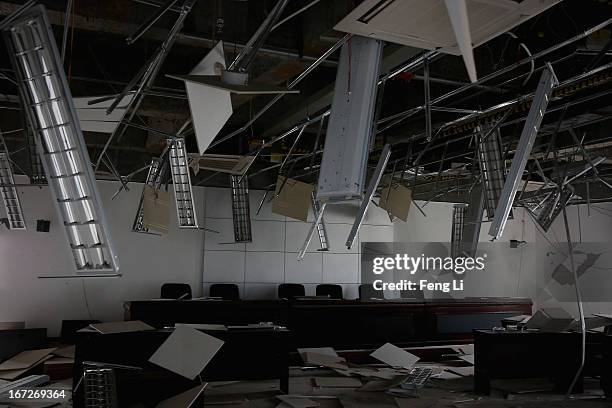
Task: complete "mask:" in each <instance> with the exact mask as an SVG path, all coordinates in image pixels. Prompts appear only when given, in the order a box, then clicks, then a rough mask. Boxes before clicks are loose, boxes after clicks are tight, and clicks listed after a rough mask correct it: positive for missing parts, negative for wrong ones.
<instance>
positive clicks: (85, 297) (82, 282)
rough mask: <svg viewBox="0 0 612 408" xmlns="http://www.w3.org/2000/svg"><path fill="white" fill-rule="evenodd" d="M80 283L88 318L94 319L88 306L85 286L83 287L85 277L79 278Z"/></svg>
mask: <svg viewBox="0 0 612 408" xmlns="http://www.w3.org/2000/svg"><path fill="white" fill-rule="evenodd" d="M81 284H82V286H83V299H84V300H85V307H86V308H87V314H88V315H89V320H94V318H93V315H92V314H91V309H90V308H89V300H88V299H87V288H86V287H85V279H81Z"/></svg>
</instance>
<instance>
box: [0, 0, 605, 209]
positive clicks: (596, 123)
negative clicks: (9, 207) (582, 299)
mask: <svg viewBox="0 0 612 408" xmlns="http://www.w3.org/2000/svg"><path fill="white" fill-rule="evenodd" d="M311 2H312V1H311V0H299V1H291V2H290V4H289V5H288V6H287V8H286V9H285V11H284V13H283V15H284V16H286V15H290V14H292V13H294V12H296V11H299V10H300V9H301V8H303V7H305V6H307V5H308V4H309V3H311ZM22 3H23V2H17V1H9V0H0V16H6V15H8V14H10V13H11V12H12V11H14V10H15V9H16V8H17V7H18V6H19V4H22ZM41 3H43V4H45V6H46V7H47V8H48V10H49V18H50V21H51V23H52V25H53V29H54V32H55V35H56V40H57V41H58V43H61V41H62V35H63V32H64V13H65V7H66V2H65V1H63V0H61V1H60V0H44V1H41ZM161 3H163V2H161V1H159V0H129V1H128V0H108V1H104V2H100V1H97V0H79V1H76V2H74V6H73V10H72V12H71V14H70V27H69V30H68V36H67V51H66V60H65V69H66V73H67V77H68V80H69V83H70V87H71V90H72V93H73V95H74V96H75V97H80V96H99V95H114V94H117V93H119V92H121V90H122V89H123V88H124V87H125V86H126V84H128V83H129V81H130V80H131V79H132V78H133V77H134V75H135V74H136V73H137V72H138V71H139V70H140V69H141V68H142V66H143V64H144V63H145V61H146V60H147V59H148V58H150V57H151V55H153V54H154V52H155V50H156V49H157V47H158V46H159V45H160V43H161V42H162V41H163V40H164V38H165V37H166V36H167V33H168V30H169V29H170V28H171V26H172V24H173V21H174V20H175V19H176V15H177V13H178V10H176V9H174V8H171V9H170V10H169V12H167V13H165V14H164V15H163V16H162V17H161V18H160V19H159V20H158V21H156V22H155V24H154V25H153V26H152V27H151V28H150V29H149V30H147V31H146V32H145V33H144V35H143V36H142V37H141V38H140V39H138V40H137V41H136V42H134V43H133V44H131V45H129V44H128V43H127V42H126V38H127V37H129V36H130V35H131V34H133V33H134V31H135V30H136V29H137V28H138V27H139V25H141V24H142V23H143V22H145V21H146V20H147V18H149V17H150V15H151V14H152V13H154V12H155V10H157V8H158V7H159V6H160V4H161ZM357 3H359V2H358V1H354V0H334V1H330V0H321V1H319V2H317V3H316V4H315V5H313V6H312V7H309V8H308V9H307V10H305V11H304V12H302V13H300V14H299V15H298V16H296V17H294V18H292V19H291V20H289V21H288V22H286V23H284V24H281V25H280V26H279V27H278V28H277V29H275V30H274V31H273V32H272V33H271V34H270V35H269V37H268V38H267V40H266V42H265V44H264V45H263V47H262V48H261V49H260V50H259V52H258V53H257V55H256V58H255V60H254V62H253V64H252V67H251V69H250V75H251V81H252V82H255V83H262V84H272V85H277V86H286V85H287V83H289V82H290V81H291V80H293V79H295V78H296V77H297V76H298V75H300V73H301V72H303V71H304V70H305V69H306V68H307V67H308V66H309V65H310V64H312V63H313V61H315V60H316V59H317V58H318V57H319V56H320V55H322V54H323V53H324V52H325V51H326V50H327V49H329V48H330V47H332V46H333V45H334V43H335V42H336V41H338V40H339V39H340V38H341V37H342V36H343V35H344V33H340V32H336V31H334V30H333V26H334V25H335V24H336V23H337V22H338V21H339V20H341V19H342V18H343V17H344V16H345V15H346V14H347V13H348V12H350V11H351V10H352V9H353V8H354V7H355V5H356V4H357ZM275 4H276V1H274V0H258V1H249V2H246V1H227V0H225V1H224V0H199V1H197V2H196V3H195V6H194V8H193V10H192V11H191V12H190V13H189V15H188V16H187V18H186V20H185V24H184V27H183V29H182V30H181V32H180V34H179V35H178V36H177V40H176V42H175V44H174V45H173V47H172V48H171V50H170V51H169V54H168V56H167V57H166V59H165V61H164V63H163V65H162V67H161V70H160V74H159V75H158V76H157V79H156V80H155V82H154V85H153V86H152V87H151V88H150V89H149V90H148V92H147V93H146V95H145V97H144V100H143V103H142V104H141V106H140V107H139V109H138V111H137V112H136V115H135V116H134V118H133V119H132V122H133V123H132V124H130V126H128V127H127V129H126V132H125V134H124V135H123V136H122V137H121V138H117V139H116V140H113V141H112V142H111V143H110V144H109V146H108V150H107V154H108V158H109V159H110V160H111V161H112V162H113V164H114V166H115V167H116V169H117V170H118V172H119V173H120V174H121V175H123V176H130V181H134V182H137V181H142V180H143V178H144V177H145V176H146V171H140V172H139V171H138V170H142V169H143V167H144V166H146V165H147V164H148V163H149V162H150V161H151V158H152V157H157V156H159V154H160V153H161V152H162V151H163V150H164V147H165V140H166V135H173V134H176V132H177V131H178V130H179V128H181V126H182V125H183V124H184V123H185V121H186V120H188V119H189V117H190V115H191V113H190V109H189V104H188V101H187V95H186V92H185V88H184V85H183V83H182V82H181V81H177V80H174V79H171V78H168V77H167V76H166V74H178V75H181V74H187V73H188V72H189V71H190V70H191V69H192V68H193V67H194V66H195V65H196V64H197V63H198V62H199V61H200V60H201V59H202V58H203V57H204V56H205V55H206V54H207V53H208V51H209V50H210V49H211V48H212V47H213V46H214V45H215V44H216V43H217V41H219V40H222V41H223V42H224V44H225V53H226V58H227V59H228V61H231V60H232V59H233V58H234V56H235V55H237V54H238V53H239V52H240V49H241V47H242V45H244V44H245V43H246V42H247V41H248V40H249V38H250V37H251V35H252V33H253V32H254V31H255V30H256V29H257V27H258V26H259V25H260V24H261V22H262V21H263V20H264V19H265V17H266V15H267V14H268V13H269V12H270V11H271V10H272V8H273V7H274V5H275ZM611 15H612V5H611V4H610V3H609V2H603V1H597V0H566V1H563V2H561V3H559V4H557V5H556V6H554V7H552V8H550V9H549V10H547V11H545V12H544V13H542V14H541V15H538V16H537V17H535V18H533V19H531V20H528V21H527V22H525V23H523V24H522V25H520V26H518V27H516V28H514V29H513V30H512V35H509V34H502V35H500V36H498V37H496V38H494V39H492V40H490V41H488V42H486V43H485V44H483V45H481V46H479V47H477V48H476V49H475V60H476V65H477V70H478V74H479V78H487V77H489V76H492V78H491V79H489V80H486V81H483V82H482V83H478V84H475V85H473V84H472V85H471V84H469V79H468V77H467V73H466V70H465V66H464V65H463V61H462V59H461V57H457V56H449V55H442V56H440V57H438V58H436V59H434V60H433V61H431V63H430V74H429V75H430V88H431V98H432V101H433V105H434V108H433V110H432V116H431V118H432V125H433V134H434V135H435V137H434V138H433V140H432V141H431V142H427V141H426V138H425V114H424V110H423V109H422V106H423V104H424V72H423V67H422V64H416V65H414V67H413V68H412V69H410V70H407V71H405V72H402V73H400V74H399V75H396V76H394V77H393V78H392V79H389V80H387V81H384V84H382V85H381V86H379V89H378V92H379V99H380V104H379V105H378V110H377V114H376V116H377V126H376V136H375V141H374V144H373V146H374V150H373V151H372V152H371V155H370V166H371V167H372V168H373V167H374V166H375V165H376V162H377V160H378V155H379V152H380V149H381V148H382V146H383V145H384V144H385V143H391V144H392V156H391V159H390V162H389V163H390V164H389V165H388V166H387V177H390V176H391V174H392V175H393V177H394V178H395V179H396V180H399V181H401V182H403V183H405V184H407V185H409V186H411V188H412V189H413V197H414V198H416V199H421V200H434V201H454V202H461V201H466V194H468V192H469V191H470V189H471V188H472V186H473V185H474V184H475V183H478V182H479V180H478V169H477V163H476V162H475V155H476V150H475V149H476V144H475V142H474V131H475V129H476V128H477V127H478V126H483V125H484V124H489V125H490V124H498V125H499V129H500V132H501V138H502V142H503V148H504V159H505V160H507V163H508V164H509V163H510V161H511V159H512V155H513V152H514V149H516V145H517V142H518V138H519V136H520V134H521V130H522V128H523V126H524V120H525V117H526V115H527V112H528V111H529V107H530V104H531V99H532V96H533V93H534V91H535V89H536V87H537V83H538V80H539V77H540V74H541V70H542V69H543V67H544V63H545V62H550V63H551V64H552V66H553V67H554V70H555V73H556V75H557V77H558V78H559V81H560V85H559V86H558V87H556V88H555V90H554V93H553V98H552V100H551V103H550V105H549V107H548V110H547V113H546V115H545V117H544V121H543V123H542V126H541V129H540V131H539V134H538V136H537V139H536V143H535V146H534V149H533V151H532V155H531V158H530V161H529V163H528V165H527V172H528V174H526V175H525V177H524V179H529V180H531V181H534V182H535V181H541V178H542V175H541V174H540V173H539V171H535V170H534V167H535V161H536V160H537V162H538V164H539V165H540V166H541V167H542V170H543V172H544V175H545V176H546V177H547V178H549V179H554V178H555V174H556V172H558V171H559V168H560V167H561V168H569V167H570V166H579V165H581V163H582V162H584V160H585V158H584V157H583V156H584V155H583V154H582V152H579V151H578V149H577V148H576V143H575V139H574V137H572V135H571V132H574V133H575V134H577V135H578V137H579V139H580V141H581V143H582V145H583V146H584V149H586V151H587V152H589V155H591V156H604V157H610V154H609V153H610V150H611V149H612V133H610V128H611V124H612V103H611V102H612V101H611V98H612V95H610V93H611V89H612V86H611V84H612V51H611V50H610V30H611V29H612V27H611V26H607V27H604V28H603V29H602V30H598V31H596V32H594V33H591V34H589V35H586V36H584V38H580V39H579V40H577V41H572V42H568V44H567V45H565V46H563V47H558V48H555V47H557V46H558V45H559V44H562V43H563V42H565V41H567V40H569V39H572V38H574V37H576V36H579V35H580V34H581V33H583V32H585V31H586V30H588V29H590V28H592V27H594V26H596V25H598V24H600V23H602V22H603V21H605V19H606V18H607V17H606V16H611ZM551 49H552V51H550V52H548V51H547V50H551ZM542 52H544V53H545V55H544V56H542V57H541V58H537V59H535V60H534V61H533V64H532V63H525V64H521V65H520V66H516V65H517V64H516V63H517V62H518V61H521V60H523V59H525V58H527V57H529V56H530V55H538V54H539V53H542ZM422 54H423V50H418V49H414V48H410V47H403V46H398V45H395V44H386V45H385V48H384V55H383V62H382V64H383V67H382V73H383V74H385V73H387V72H390V71H393V70H394V69H395V68H397V67H402V66H403V65H405V64H406V63H407V62H410V61H415V60H418V59H419V58H420V57H422ZM337 59H338V53H337V52H336V53H334V54H332V55H331V57H330V58H328V59H327V60H326V61H325V62H324V63H323V64H321V65H320V66H318V67H317V68H316V69H315V70H314V71H313V72H312V73H310V75H308V76H307V77H306V78H304V80H302V81H301V82H300V83H299V85H297V86H296V89H298V90H299V91H300V93H299V94H297V95H286V96H284V97H283V98H282V99H281V100H280V102H278V103H276V104H274V105H273V106H272V107H271V108H270V109H267V110H266V111H265V113H264V114H263V115H261V116H260V117H258V118H257V120H255V121H254V122H253V123H252V124H250V125H249V126H246V127H245V126H244V125H245V123H248V122H249V121H250V119H252V118H253V117H254V115H257V113H258V112H259V111H260V110H262V109H264V108H265V107H266V105H267V104H268V103H269V102H270V100H271V99H272V96H269V95H268V96H266V95H260V96H247V95H232V104H233V108H234V113H233V115H232V116H231V118H230V119H229V121H228V122H227V123H226V125H225V127H224V128H223V129H222V130H221V132H220V133H219V135H218V136H217V138H216V140H217V141H218V140H223V138H224V137H225V136H227V135H230V134H233V133H236V130H237V129H240V128H242V127H244V129H243V130H242V131H240V132H238V133H237V134H236V135H235V136H233V137H232V138H230V139H229V140H227V141H224V142H223V143H218V144H216V145H215V143H213V145H215V146H214V147H212V148H211V149H209V151H208V153H219V154H240V155H248V154H251V153H252V152H254V151H255V150H256V149H258V148H259V147H260V146H261V145H262V144H264V143H266V142H269V141H270V140H272V139H274V138H276V137H278V136H279V135H283V134H286V135H287V136H286V137H285V138H283V139H282V140H279V141H278V142H277V143H275V144H273V145H272V146H270V147H267V148H265V149H263V150H262V151H261V154H259V155H258V157H257V159H256V160H255V162H254V164H253V166H252V167H251V168H250V170H249V173H248V177H249V182H250V187H251V188H254V189H268V188H270V187H271V186H273V185H274V184H275V183H276V178H277V175H278V170H279V167H280V164H279V157H280V158H282V157H283V156H284V155H286V154H287V152H288V151H289V149H290V147H291V146H292V144H293V142H294V140H295V138H296V136H297V134H298V132H289V131H291V130H292V129H294V128H295V126H296V125H298V124H302V123H305V122H307V121H310V122H311V123H310V124H309V125H308V126H307V127H306V129H305V130H304V134H303V136H302V137H301V139H300V140H299V143H297V144H296V146H295V147H294V150H293V151H292V156H291V157H290V159H289V160H288V164H290V165H288V166H287V168H288V169H289V171H290V173H289V174H288V176H289V177H293V178H297V179H300V180H302V181H306V182H309V183H314V182H316V179H317V171H318V165H319V163H320V161H321V152H322V146H323V144H324V138H325V131H326V122H325V121H323V123H322V124H321V121H319V120H317V118H318V116H319V115H320V114H321V113H323V112H326V111H327V110H328V109H329V105H330V104H331V98H332V96H333V85H334V81H335V76H336V67H337ZM500 70H502V71H503V70H505V72H503V73H502V74H500V75H494V74H495V73H496V72H499V71H500ZM13 77H14V74H13V72H12V67H11V65H10V62H9V58H8V57H7V54H6V50H5V48H4V44H2V45H0V129H1V130H2V131H3V134H4V139H5V141H6V144H7V147H8V149H9V151H10V152H11V157H12V159H13V160H14V162H15V163H16V166H15V171H16V172H17V173H23V174H28V172H29V168H30V164H29V160H28V154H27V149H26V148H25V147H26V144H27V142H26V139H25V136H24V131H23V129H25V125H24V118H23V112H22V110H21V107H20V103H19V97H18V92H17V89H16V87H15V85H14V84H13V83H11V78H13ZM7 78H8V79H7ZM202 114H203V115H206V112H202ZM185 135H186V142H187V150H188V152H191V153H195V152H196V151H197V145H196V142H195V137H194V135H193V131H191V129H189V128H187V129H186V132H185ZM317 136H320V137H319V140H318V143H316V140H317ZM85 139H86V141H87V145H88V149H89V153H90V156H91V158H92V161H94V162H95V161H96V159H97V158H98V156H99V155H100V152H101V151H102V149H103V148H104V146H105V144H106V142H107V139H108V134H104V133H93V132H85ZM315 147H316V149H315ZM415 170H418V172H417V174H416V175H415ZM598 170H599V172H598V175H599V177H600V178H601V179H604V180H607V181H609V182H611V183H612V162H609V160H606V161H604V162H603V163H602V164H601V165H599V167H598ZM98 177H99V178H101V179H103V178H107V179H112V178H113V177H112V175H111V174H110V172H109V169H108V168H105V166H103V165H102V166H100V168H99V169H98ZM192 182H193V184H194V185H203V186H223V187H226V186H228V182H229V177H228V175H227V174H216V173H214V172H211V171H207V170H201V171H199V172H198V174H197V175H196V176H195V177H193V178H192ZM587 184H588V185H589V187H588V190H589V196H590V198H591V199H597V200H606V199H609V198H610V197H612V191H610V190H609V189H608V188H607V187H606V186H605V184H604V183H602V182H601V181H600V180H599V179H597V178H591V179H589V178H583V179H581V180H580V182H579V183H576V194H577V195H579V196H580V197H585V196H586V195H585V194H586V190H587V187H586V185H587Z"/></svg>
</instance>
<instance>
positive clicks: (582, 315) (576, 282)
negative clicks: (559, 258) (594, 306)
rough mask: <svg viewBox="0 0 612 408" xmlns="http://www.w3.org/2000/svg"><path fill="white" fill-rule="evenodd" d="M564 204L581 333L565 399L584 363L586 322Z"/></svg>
mask: <svg viewBox="0 0 612 408" xmlns="http://www.w3.org/2000/svg"><path fill="white" fill-rule="evenodd" d="M565 207H566V205H565V204H564V205H563V223H564V224H565V235H566V236H567V248H568V250H569V259H570V266H571V268H572V274H573V275H574V289H575V291H576V303H577V305H578V313H579V315H580V334H581V348H580V367H578V370H577V371H576V375H575V376H574V379H573V380H572V383H571V384H570V386H569V388H568V390H567V392H566V393H565V399H567V398H569V397H570V395H571V394H572V391H573V389H574V386H575V385H576V383H577V382H578V379H579V378H580V375H581V374H582V370H583V369H584V363H585V361H586V324H585V322H584V309H583V307H582V296H581V295H580V284H579V282H578V273H577V272H576V266H575V265H574V254H573V248H572V237H571V235H570V230H569V223H568V222H567V211H566V209H565Z"/></svg>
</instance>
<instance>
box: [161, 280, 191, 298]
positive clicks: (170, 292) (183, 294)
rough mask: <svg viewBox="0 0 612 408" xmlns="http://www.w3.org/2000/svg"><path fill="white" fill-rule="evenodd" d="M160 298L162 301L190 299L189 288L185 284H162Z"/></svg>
mask: <svg viewBox="0 0 612 408" xmlns="http://www.w3.org/2000/svg"><path fill="white" fill-rule="evenodd" d="M160 297H161V298H162V299H191V286H189V284H187V283H164V284H163V285H162V287H161V296H160Z"/></svg>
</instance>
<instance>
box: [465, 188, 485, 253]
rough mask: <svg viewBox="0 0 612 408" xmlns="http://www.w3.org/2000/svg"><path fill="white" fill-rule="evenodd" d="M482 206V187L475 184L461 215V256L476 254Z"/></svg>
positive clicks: (483, 200)
mask: <svg viewBox="0 0 612 408" xmlns="http://www.w3.org/2000/svg"><path fill="white" fill-rule="evenodd" d="M484 207H485V193H484V191H483V189H482V185H479V184H476V185H474V187H473V188H472V191H471V192H470V198H469V202H468V206H467V210H466V212H465V215H464V217H463V227H462V233H461V250H460V253H461V254H462V256H471V257H475V256H476V250H477V249H478V240H479V239H480V227H481V225H482V216H483V215H484Z"/></svg>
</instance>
